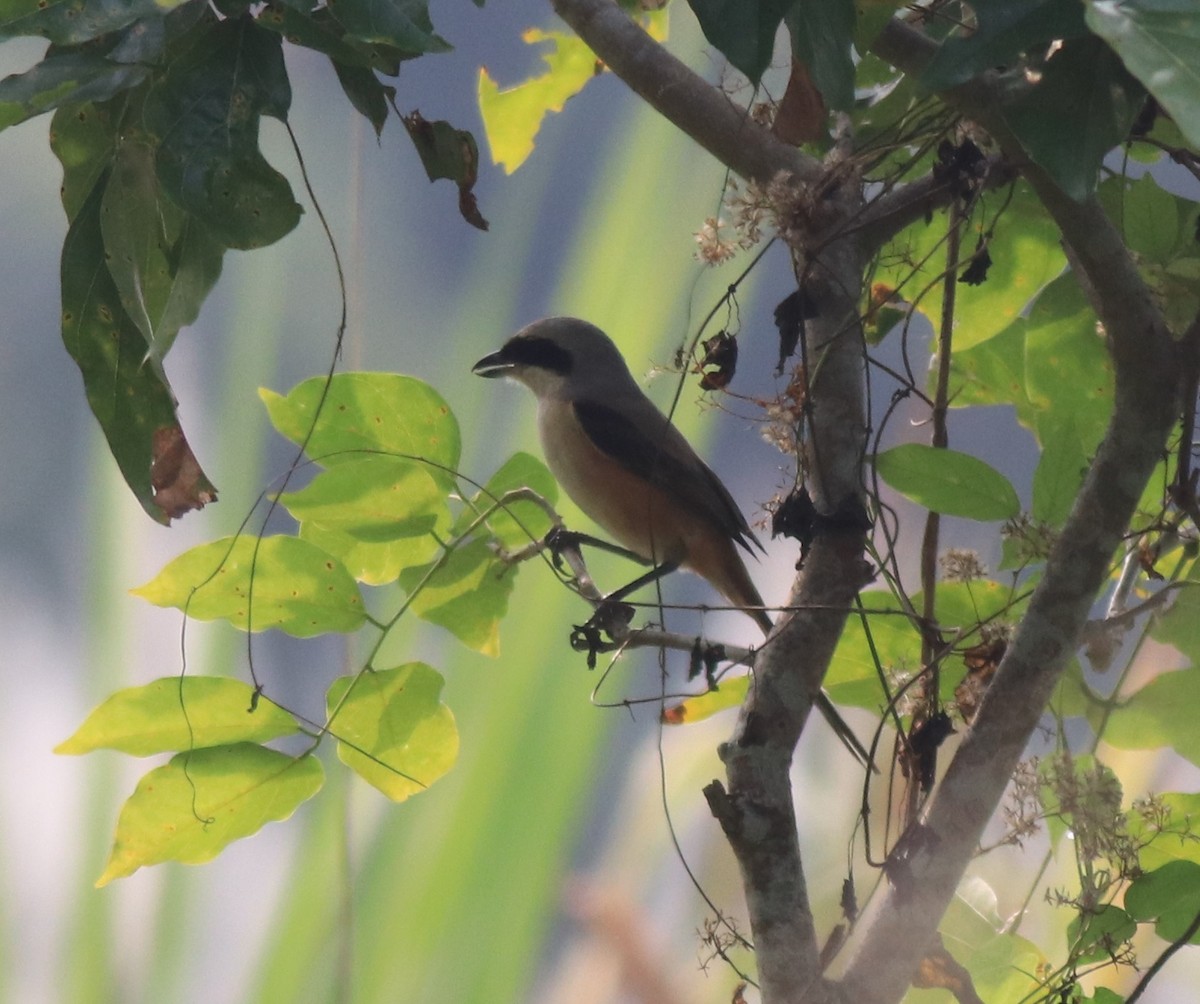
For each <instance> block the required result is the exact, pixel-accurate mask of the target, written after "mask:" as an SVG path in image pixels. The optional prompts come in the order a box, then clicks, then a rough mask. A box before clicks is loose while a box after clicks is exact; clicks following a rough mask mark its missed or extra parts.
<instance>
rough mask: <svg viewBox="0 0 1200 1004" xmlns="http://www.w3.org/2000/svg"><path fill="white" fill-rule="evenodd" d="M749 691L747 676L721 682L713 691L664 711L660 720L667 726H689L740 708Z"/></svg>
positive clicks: (688, 698) (748, 678)
mask: <svg viewBox="0 0 1200 1004" xmlns="http://www.w3.org/2000/svg"><path fill="white" fill-rule="evenodd" d="M749 690H750V677H749V676H735V677H734V678H733V679H732V680H722V681H721V685H720V686H719V687H717V688H716V689H715V690H706V691H705V692H704V693H703V694H696V695H695V696H694V697H685V698H684V699H683V700H682V701H680V702H679V703H678V704H675V705H672V706H671V707H669V708H666V709H664V711H663V713H662V720H663V722H664V723H665V724H667V725H691V724H692V723H693V722H702V721H704V719H706V718H711V717H712V716H713V715H715V714H718V713H720V712H722V711H727V710H729V709H730V708H740V707H741V706H742V702H743V701H744V700H745V699H746V694H747V693H748V692H749Z"/></svg>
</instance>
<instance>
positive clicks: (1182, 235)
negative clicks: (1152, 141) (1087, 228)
mask: <svg viewBox="0 0 1200 1004" xmlns="http://www.w3.org/2000/svg"><path fill="white" fill-rule="evenodd" d="M1099 194H1100V201H1101V202H1102V203H1103V205H1104V208H1105V209H1106V210H1107V211H1108V214H1109V215H1110V216H1111V217H1112V218H1113V221H1114V222H1115V223H1116V224H1117V226H1118V227H1120V228H1121V233H1122V234H1123V235H1124V237H1125V243H1126V244H1127V245H1128V246H1129V250H1130V251H1133V252H1134V253H1135V254H1137V255H1138V257H1139V258H1140V259H1141V260H1142V261H1143V262H1144V263H1145V262H1153V263H1155V264H1159V265H1164V266H1165V265H1168V264H1169V263H1171V261H1172V260H1173V259H1174V258H1175V257H1176V256H1177V255H1178V254H1179V253H1180V252H1181V251H1187V250H1194V249H1195V230H1194V225H1195V221H1196V216H1195V213H1196V205H1195V203H1194V202H1192V201H1190V200H1188V199H1181V198H1179V197H1178V196H1176V195H1172V194H1171V193H1170V192H1168V191H1166V189H1164V188H1161V187H1159V185H1158V183H1157V182H1156V181H1155V180H1154V178H1153V177H1152V176H1151V175H1150V174H1144V175H1142V176H1141V177H1140V178H1138V179H1137V180H1130V179H1129V178H1125V177H1121V176H1114V177H1112V178H1108V179H1106V180H1105V181H1104V182H1102V183H1101V185H1100V191H1099Z"/></svg>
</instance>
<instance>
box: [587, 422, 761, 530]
mask: <svg viewBox="0 0 1200 1004" xmlns="http://www.w3.org/2000/svg"><path fill="white" fill-rule="evenodd" d="M631 404H632V406H633V407H634V408H635V409H636V410H637V412H638V417H639V418H640V419H642V420H644V421H643V422H642V423H635V422H634V421H632V420H631V419H629V418H627V417H625V415H624V414H622V413H621V412H618V411H617V410H615V409H614V408H611V407H609V406H608V405H606V404H604V403H602V402H600V401H575V402H573V403H572V406H573V407H574V409H575V417H576V418H578V419H579V424H580V425H581V426H582V427H583V431H584V432H585V433H587V436H588V438H589V439H590V440H591V441H592V442H593V443H595V444H596V446H597V448H599V449H600V450H601V451H602V452H604V453H605V454H607V455H608V456H609V457H611V458H612V459H613V460H615V461H616V462H617V463H619V464H620V465H621V466H622V467H624V468H625V469H626V470H628V471H630V472H632V473H633V474H636V475H638V477H642V478H645V479H646V480H647V481H649V482H650V483H651V484H652V485H655V486H656V487H658V488H661V489H663V490H664V491H667V492H670V493H671V495H672V496H674V497H675V498H678V499H679V501H680V502H681V503H682V504H683V505H685V506H686V507H688V508H689V509H691V510H692V512H694V513H696V514H697V515H700V516H703V517H704V518H706V519H709V520H711V521H712V522H713V523H714V524H715V525H716V526H718V527H720V529H721V530H722V531H724V533H725V534H727V535H728V536H729V537H731V538H732V539H733V540H735V541H737V543H739V544H740V545H741V546H742V547H744V548H745V549H746V550H747V551H753V548H754V547H757V548H758V549H759V550H760V551H761V550H762V545H761V544H760V543H759V542H758V539H757V538H756V537H755V536H754V534H753V533H752V532H751V530H750V527H749V525H748V524H747V523H746V518H745V517H744V516H743V515H742V512H741V510H740V509H739V508H738V507H737V503H736V502H734V500H733V496H731V495H730V494H729V490H728V489H727V488H726V487H725V486H724V485H723V484H722V483H721V479H720V478H718V477H717V476H716V475H715V474H714V473H713V472H712V471H711V470H710V469H709V468H708V465H707V464H705V463H704V461H703V460H701V459H700V458H699V457H698V456H697V455H696V452H695V450H693V449H692V447H691V445H690V444H689V443H688V441H687V440H686V439H684V438H683V435H682V434H681V433H680V432H679V430H678V429H676V428H675V427H674V426H673V425H671V423H670V422H668V421H667V419H666V416H664V415H663V414H662V412H660V411H659V410H658V409H657V408H655V407H654V405H652V404H651V403H650V402H649V400H638V401H635V402H631Z"/></svg>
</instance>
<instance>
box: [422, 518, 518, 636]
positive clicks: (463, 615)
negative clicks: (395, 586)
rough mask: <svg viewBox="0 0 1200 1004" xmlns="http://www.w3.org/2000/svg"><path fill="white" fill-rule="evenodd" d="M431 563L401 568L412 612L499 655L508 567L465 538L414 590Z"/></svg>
mask: <svg viewBox="0 0 1200 1004" xmlns="http://www.w3.org/2000/svg"><path fill="white" fill-rule="evenodd" d="M431 567H432V566H429V567H423V568H406V569H405V570H404V571H403V572H401V573H400V585H401V586H402V587H403V588H404V590H405V591H406V592H407V593H409V595H410V597H411V599H412V606H411V608H410V609H411V610H412V612H413V613H415V614H416V615H417V616H418V617H421V618H423V619H425V620H427V621H430V622H431V623H433V624H438V625H440V626H441V627H444V628H445V629H446V630H447V631H449V632H450V633H451V634H453V635H454V637H456V638H457V639H458V640H459V641H461V642H462V643H463V644H464V645H466V646H467V647H468V648H472V649H474V650H475V651H477V652H481V653H483V654H484V655H493V656H494V655H498V654H499V651H500V621H501V620H502V619H503V618H504V615H505V613H507V611H508V597H509V594H510V593H511V592H512V589H513V582H514V579H515V576H514V574H513V569H512V568H511V567H510V566H508V565H506V564H504V563H503V562H501V561H498V560H497V559H496V556H495V555H494V554H493V553H492V550H491V548H490V547H489V546H488V544H487V542H486V541H483V540H472V541H468V542H467V543H465V544H463V545H461V546H460V547H457V548H455V550H453V551H451V552H450V555H449V557H448V558H447V559H446V562H445V564H443V565H442V566H441V567H440V568H438V569H437V570H436V571H434V572H433V573H432V575H430V578H429V581H428V582H426V583H425V585H424V586H421V587H420V589H419V591H418V586H420V584H421V582H422V580H423V579H424V578H425V576H426V574H428V573H429V571H430V568H431Z"/></svg>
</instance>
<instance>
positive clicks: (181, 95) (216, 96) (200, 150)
mask: <svg viewBox="0 0 1200 1004" xmlns="http://www.w3.org/2000/svg"><path fill="white" fill-rule="evenodd" d="M291 99H292V92H291V86H290V84H289V83H288V77H287V69H286V68H285V66H284V63H283V50H282V42H281V39H280V37H279V36H278V35H276V34H273V33H272V32H269V31H266V30H264V29H262V28H260V27H258V25H256V24H255V23H254V21H253V20H251V19H250V18H249V17H240V18H236V19H231V20H227V21H221V22H218V23H216V24H213V25H211V26H209V27H208V29H207V30H206V31H205V32H204V33H203V34H202V35H201V36H200V37H199V38H198V39H196V40H195V41H193V43H192V44H191V45H190V47H188V48H187V49H186V50H185V51H184V52H183V53H182V54H181V55H180V56H179V57H178V58H177V59H175V60H174V61H172V62H171V63H170V64H169V66H168V68H167V72H166V73H165V74H164V75H163V76H162V77H161V78H160V79H159V80H158V82H157V83H156V84H155V85H154V87H153V88H152V89H151V91H150V93H149V95H148V96H147V98H146V107H145V124H146V128H147V129H149V130H150V131H151V132H152V133H154V134H155V136H156V137H157V139H158V142H159V148H158V175H159V178H160V179H161V181H162V184H163V187H164V188H165V189H166V191H167V192H168V193H169V194H170V196H171V198H172V199H174V200H175V201H176V202H177V203H178V204H179V205H180V206H182V207H183V208H184V209H185V210H187V211H188V212H190V213H193V214H194V215H196V216H197V217H199V218H200V219H201V220H202V221H203V223H204V224H205V226H206V227H208V228H209V230H210V231H211V233H212V234H213V235H214V236H215V237H216V238H217V239H218V240H220V241H221V242H222V243H224V244H225V245H227V246H228V247H234V248H256V247H262V246H264V245H267V244H271V243H273V242H274V241H277V240H278V239H279V238H280V237H282V236H284V234H286V233H288V232H289V231H291V230H292V228H293V227H295V226H296V224H297V223H298V222H299V221H300V212H301V210H300V207H299V206H298V205H297V204H296V200H295V199H294V198H293V197H292V189H291V186H290V185H288V182H287V179H286V178H285V177H284V176H283V175H282V174H280V173H279V172H278V171H276V170H275V169H274V168H273V167H271V165H270V164H268V163H267V161H266V159H265V158H264V157H263V155H262V153H261V151H260V150H259V148H258V129H259V122H260V120H261V118H262V116H264V115H270V116H272V117H274V118H277V119H279V120H280V121H285V120H286V119H287V112H288V106H289V105H290V104H291Z"/></svg>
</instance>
